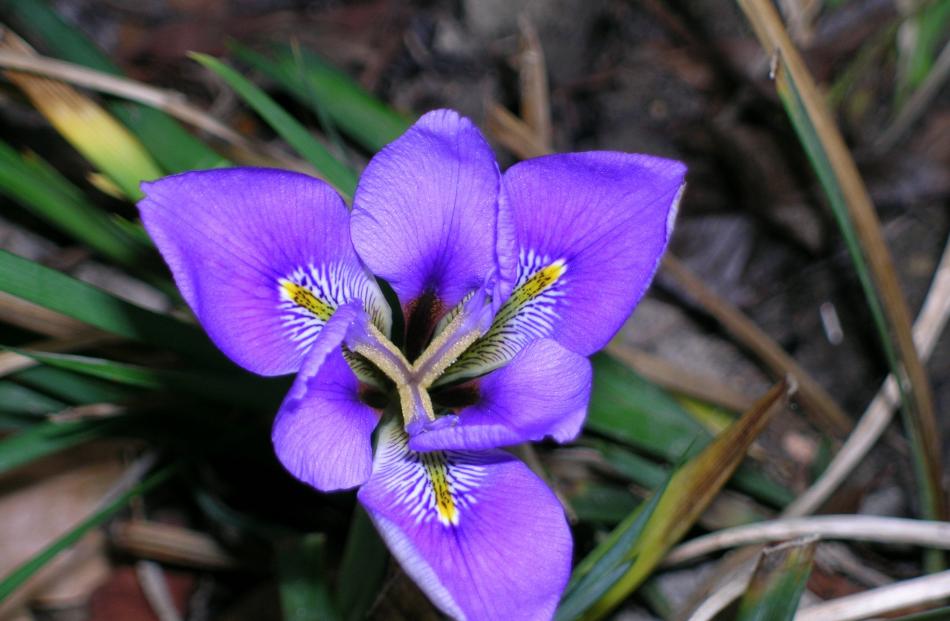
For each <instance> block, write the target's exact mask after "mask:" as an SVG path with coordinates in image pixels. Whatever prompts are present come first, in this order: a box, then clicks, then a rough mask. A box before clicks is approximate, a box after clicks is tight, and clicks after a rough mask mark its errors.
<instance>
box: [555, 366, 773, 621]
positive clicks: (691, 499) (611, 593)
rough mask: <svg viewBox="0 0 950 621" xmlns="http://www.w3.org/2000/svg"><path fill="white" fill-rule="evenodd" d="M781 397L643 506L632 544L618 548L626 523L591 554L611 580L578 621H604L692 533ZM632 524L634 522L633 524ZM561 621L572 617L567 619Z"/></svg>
mask: <svg viewBox="0 0 950 621" xmlns="http://www.w3.org/2000/svg"><path fill="white" fill-rule="evenodd" d="M785 394H786V387H785V383H784V382H783V383H780V384H778V385H776V386H775V387H773V388H772V389H771V390H769V392H768V393H766V395H765V396H764V397H762V398H761V399H760V400H759V401H758V402H757V403H756V404H755V406H754V407H753V408H752V409H751V410H750V411H749V412H747V413H746V414H745V415H743V416H742V418H740V419H739V420H738V421H736V422H735V423H733V424H732V425H731V426H730V427H729V428H728V429H726V430H725V431H723V432H722V433H721V434H719V435H718V436H716V439H715V440H714V441H713V442H712V443H711V444H710V445H709V446H707V447H706V448H705V449H704V450H703V451H702V452H701V453H699V454H698V455H696V456H695V457H693V458H692V459H690V461H689V462H687V463H686V464H685V465H684V466H683V467H681V468H679V469H677V470H676V471H675V472H674V473H673V475H672V476H671V478H670V480H669V483H668V485H666V486H665V487H664V489H663V491H662V492H661V493H659V492H658V493H657V494H655V497H654V498H653V499H652V500H651V501H650V502H649V503H647V504H646V506H647V507H651V506H654V505H653V503H654V502H655V503H656V505H655V508H654V509H651V510H650V515H649V517H648V518H646V521H645V523H643V524H642V526H641V527H638V533H637V535H636V537H635V539H634V540H633V541H632V542H623V543H622V542H621V540H622V538H623V532H624V530H623V529H625V528H630V524H628V523H627V522H626V521H625V522H624V523H622V524H621V526H619V527H618V528H617V529H615V530H614V531H613V532H612V533H611V535H610V537H608V539H607V540H606V541H605V542H604V544H602V546H600V547H598V549H596V550H594V552H593V553H592V554H591V557H593V558H595V559H598V560H602V559H605V558H611V559H613V561H614V562H613V563H612V569H610V570H604V572H603V574H604V576H609V579H610V584H609V587H608V588H605V589H603V593H602V595H601V596H600V597H598V598H597V599H596V601H592V602H591V603H590V606H589V608H585V609H581V610H580V612H583V617H582V618H584V619H600V618H602V617H603V616H605V615H606V614H607V613H609V612H610V611H611V610H613V608H614V607H616V606H617V605H618V604H620V602H622V601H623V600H624V599H626V597H627V596H628V595H629V594H630V593H632V592H633V591H634V589H636V588H637V587H638V586H639V585H640V584H641V583H642V582H643V581H644V580H645V579H646V578H647V577H649V575H650V573H651V572H652V571H653V569H654V568H655V567H656V565H657V564H658V563H659V562H660V561H661V560H662V558H663V555H664V554H666V551H667V550H669V548H670V547H671V546H672V545H673V544H675V543H676V542H677V541H678V540H679V539H680V538H681V537H682V536H683V535H684V534H685V533H686V532H687V531H688V530H689V529H690V528H691V527H692V525H693V523H694V522H695V521H696V520H697V519H698V518H699V516H700V515H702V513H703V511H705V509H706V507H707V506H708V505H709V503H710V502H712V500H713V499H714V498H715V496H716V495H717V494H718V493H719V491H720V490H721V489H722V487H723V485H725V483H726V481H728V480H729V477H731V476H732V473H733V472H734V471H735V469H736V468H737V467H738V465H739V463H740V462H741V461H742V458H743V456H744V455H745V453H746V451H747V450H748V448H749V446H750V445H751V444H752V442H753V441H754V440H755V438H756V437H758V435H759V434H760V433H761V432H762V430H763V429H764V428H765V425H766V424H767V423H768V422H769V420H771V418H772V416H773V415H774V414H775V413H776V412H777V411H778V410H779V409H780V405H782V404H783V403H784V400H783V397H784V396H785ZM643 511H644V512H645V511H647V510H646V509H644V510H643ZM631 517H632V516H631ZM633 522H635V520H631V523H633ZM601 548H605V549H601ZM593 563H597V561H596V560H595V561H593ZM593 563H591V562H588V561H585V562H583V563H581V565H579V566H578V568H577V571H576V572H575V575H582V576H583V574H584V572H585V571H589V566H590V565H591V564H593ZM620 569H622V571H619V570H620ZM604 579H607V578H604ZM568 592H569V593H570V589H569V591H568ZM574 609H575V608H572V609H571V610H574ZM560 618H564V619H568V618H571V617H570V616H568V615H567V614H566V613H565V614H564V616H563V617H560Z"/></svg>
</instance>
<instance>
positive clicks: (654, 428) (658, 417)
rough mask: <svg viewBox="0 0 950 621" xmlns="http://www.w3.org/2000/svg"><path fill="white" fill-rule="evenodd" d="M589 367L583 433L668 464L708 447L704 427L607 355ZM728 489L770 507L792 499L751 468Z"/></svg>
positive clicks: (669, 397)
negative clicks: (589, 389) (591, 381)
mask: <svg viewBox="0 0 950 621" xmlns="http://www.w3.org/2000/svg"><path fill="white" fill-rule="evenodd" d="M591 362H592V363H593V365H594V386H593V390H592V392H591V399H590V406H589V408H588V416H587V422H586V423H585V428H586V429H588V430H590V431H595V432H597V433H599V434H602V435H604V436H607V437H609V438H612V439H614V440H617V441H620V442H623V443H625V444H628V445H630V446H632V447H634V448H636V449H637V450H639V451H643V452H646V453H648V454H650V455H652V456H655V457H659V458H662V459H664V460H666V461H668V462H671V463H672V462H676V461H679V460H681V459H683V458H684V457H688V456H691V455H695V454H697V453H699V452H700V451H701V450H703V449H704V448H705V447H706V446H707V445H708V444H709V443H710V442H711V441H712V434H711V433H710V432H709V431H708V430H707V429H706V427H704V426H703V425H701V424H700V423H699V422H698V421H697V420H696V419H695V418H693V416H692V415H690V414H689V412H687V411H686V410H685V409H684V408H683V407H682V406H681V405H680V404H679V402H678V401H677V400H676V399H674V398H673V396H672V395H670V394H669V393H667V392H666V391H664V390H663V389H662V388H660V387H659V386H656V385H655V384H651V383H650V382H648V381H647V380H645V379H643V378H642V377H641V376H640V375H638V374H637V373H635V372H634V371H632V370H631V369H630V368H628V367H626V366H624V365H622V364H620V363H619V362H617V361H616V360H615V359H614V358H612V357H611V356H609V355H607V354H604V353H601V354H597V355H596V356H594V357H593V359H592V360H591ZM732 484H733V485H734V486H735V487H736V488H738V489H740V490H742V491H744V492H746V493H748V494H750V495H752V496H755V497H756V498H758V499H759V500H762V501H763V502H767V503H769V504H770V505H772V506H775V507H783V506H785V505H786V504H788V503H790V502H791V501H792V499H793V498H794V495H793V494H792V493H791V492H790V491H789V490H787V489H785V488H784V487H783V486H781V485H779V484H778V483H775V482H774V481H772V480H771V479H769V478H768V477H767V476H765V475H764V474H763V473H762V472H761V471H758V470H756V469H754V468H749V467H745V466H742V467H740V470H739V471H738V472H737V473H736V476H735V477H734V478H733V481H732Z"/></svg>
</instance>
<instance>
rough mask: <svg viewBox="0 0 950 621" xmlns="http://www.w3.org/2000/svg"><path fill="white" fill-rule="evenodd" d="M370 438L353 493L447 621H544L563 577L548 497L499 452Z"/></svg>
mask: <svg viewBox="0 0 950 621" xmlns="http://www.w3.org/2000/svg"><path fill="white" fill-rule="evenodd" d="M406 442H407V437H406V435H405V433H404V432H403V431H402V430H401V429H400V428H399V426H398V425H395V424H389V425H387V426H385V427H384V428H383V429H382V431H381V432H380V439H379V445H378V448H377V452H376V458H375V461H374V463H373V475H372V477H371V478H370V480H369V482H367V483H366V485H364V486H363V487H362V488H361V489H360V491H359V495H358V497H359V499H360V501H361V502H362V503H363V505H364V506H365V507H366V508H367V510H368V511H369V515H370V517H371V518H372V519H373V522H374V523H375V524H376V528H377V529H379V531H380V533H381V534H382V536H383V539H384V540H385V541H386V543H387V545H388V546H389V549H390V550H391V551H392V553H393V555H394V556H395V557H396V559H398V560H399V562H400V564H401V565H402V567H403V569H404V570H405V571H406V573H408V574H409V575H410V576H411V577H412V578H413V580H415V581H416V583H417V584H418V585H419V586H420V588H422V590H423V591H424V592H425V593H426V595H428V596H429V598H430V599H431V600H432V601H433V602H434V603H435V604H436V605H437V606H438V607H439V608H441V609H442V611H443V612H445V613H446V614H448V615H449V616H451V617H453V618H456V619H480V620H493V619H499V620H504V621H510V620H511V619H525V620H535V619H537V620H541V619H550V618H551V617H552V616H553V614H554V610H555V608H556V606H557V603H558V600H559V598H560V595H561V592H562V591H563V590H564V586H565V585H566V584H567V579H568V576H569V574H570V569H571V548H572V543H571V533H570V530H569V529H568V526H567V521H566V520H565V518H564V512H563V510H562V508H561V505H560V504H559V503H558V501H557V499H556V498H555V497H554V494H553V493H551V490H549V489H548V488H547V486H545V484H544V483H543V482H542V481H541V480H540V479H538V478H537V477H536V476H535V475H534V474H533V473H532V472H531V471H530V470H529V469H528V468H527V467H526V466H525V465H524V464H522V463H521V462H520V461H518V460H517V459H515V458H514V457H512V456H511V455H509V454H507V453H505V452H503V451H485V452H477V453H475V452H455V451H450V452H445V453H442V452H434V453H412V452H410V451H408V449H407V446H406Z"/></svg>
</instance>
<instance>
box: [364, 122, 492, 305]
mask: <svg viewBox="0 0 950 621" xmlns="http://www.w3.org/2000/svg"><path fill="white" fill-rule="evenodd" d="M498 185H499V174H498V167H497V165H496V164H495V158H494V155H493V154H492V151H491V149H490V147H489V146H488V143H486V142H485V139H484V138H483V137H482V135H481V132H479V130H478V129H477V128H476V127H475V126H474V125H473V124H472V122H471V121H469V120H468V119H466V118H463V117H460V116H459V115H458V114H456V113H455V112H452V111H451V110H436V111H434V112H430V113H428V114H426V115H424V116H423V117H422V118H421V119H419V121H418V122H417V123H416V124H415V125H413V126H412V127H411V128H410V129H409V131H407V132H406V133H405V134H404V135H403V136H402V137H400V138H399V139H398V140H396V141H395V142H393V143H392V144H390V145H389V146H387V147H386V148H384V149H383V150H382V151H380V152H379V153H378V154H377V155H376V156H375V157H374V158H373V159H372V160H371V161H370V163H369V165H368V166H367V167H366V170H365V171H364V172H363V176H362V177H361V178H360V183H359V187H357V189H356V196H355V198H354V200H353V218H352V225H351V227H352V234H353V243H354V244H355V245H356V249H357V252H359V255H360V257H361V258H362V259H363V261H364V262H365V263H366V265H367V266H369V268H370V269H371V270H372V271H373V273H375V274H376V275H377V276H380V277H382V278H385V279H386V280H387V281H389V283H390V284H391V285H392V287H393V289H394V290H395V291H396V293H397V294H398V296H399V300H400V302H401V303H402V305H403V307H404V308H407V309H408V308H410V306H411V305H412V304H413V303H414V302H415V301H417V300H418V299H419V298H420V297H423V296H424V295H425V294H429V295H432V296H434V298H435V302H434V303H435V304H436V306H435V308H436V310H437V313H436V315H439V316H440V315H441V314H442V313H444V312H445V311H447V310H448V309H450V308H452V307H453V306H455V305H456V304H457V303H458V302H459V301H461V299H462V297H463V296H465V294H467V293H468V292H469V291H471V290H473V289H475V288H476V287H478V286H480V285H482V284H483V283H484V282H485V278H486V276H488V275H489V274H490V273H491V272H492V271H493V270H494V269H495V226H496V220H497V214H496V211H497V197H498ZM427 312H428V311H427ZM439 316H435V317H434V318H433V319H434V320H435V321H437V320H438V318H439Z"/></svg>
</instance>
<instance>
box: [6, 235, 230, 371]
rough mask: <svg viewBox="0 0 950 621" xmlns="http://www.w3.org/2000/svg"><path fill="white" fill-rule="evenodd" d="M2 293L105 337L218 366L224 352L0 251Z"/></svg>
mask: <svg viewBox="0 0 950 621" xmlns="http://www.w3.org/2000/svg"><path fill="white" fill-rule="evenodd" d="M0 291H3V292H5V293H9V294H10V295H13V296H15V297H18V298H22V299H24V300H27V301H29V302H32V303H34V304H37V305H39V306H42V307H44V308H48V309H50V310H54V311H56V312H58V313H61V314H63V315H66V316H68V317H72V318H74V319H78V320H79V321H82V322H84V323H87V324H89V325H91V326H95V327H97V328H99V329H101V330H104V331H106V332H110V333H112V334H116V335H119V336H123V337H126V338H130V339H135V340H138V341H141V342H144V343H150V344H152V345H157V346H159V347H163V348H167V349H171V350H173V351H176V352H178V353H181V354H184V355H186V356H192V357H194V358H196V359H198V360H202V361H207V362H211V363H214V364H224V362H223V358H222V356H221V354H220V353H218V351H217V350H216V349H215V348H214V346H213V345H211V343H210V342H209V341H208V340H207V338H206V337H205V336H204V335H203V334H202V333H201V331H200V330H198V328H196V327H195V326H192V325H188V324H185V323H182V322H181V321H178V320H176V319H172V318H171V317H168V316H165V315H161V314H159V313H155V312H153V311H150V310H146V309H144V308H142V307H141V306H136V305H135V304H132V303H131V302H126V301H125V300H120V299H119V298H117V297H115V296H112V295H110V294H108V293H106V292H105V291H103V290H101V289H97V288H96V287H93V286H92V285H87V284H86V283H83V282H80V281H78V280H76V279H74V278H70V277H69V276H66V275H65V274H62V273H60V272H57V271H56V270H52V269H50V268H48V267H44V266H42V265H40V264H39V263H35V262H33V261H30V260H28V259H24V258H22V257H19V256H17V255H15V254H12V253H9V252H6V251H3V250H0Z"/></svg>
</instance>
